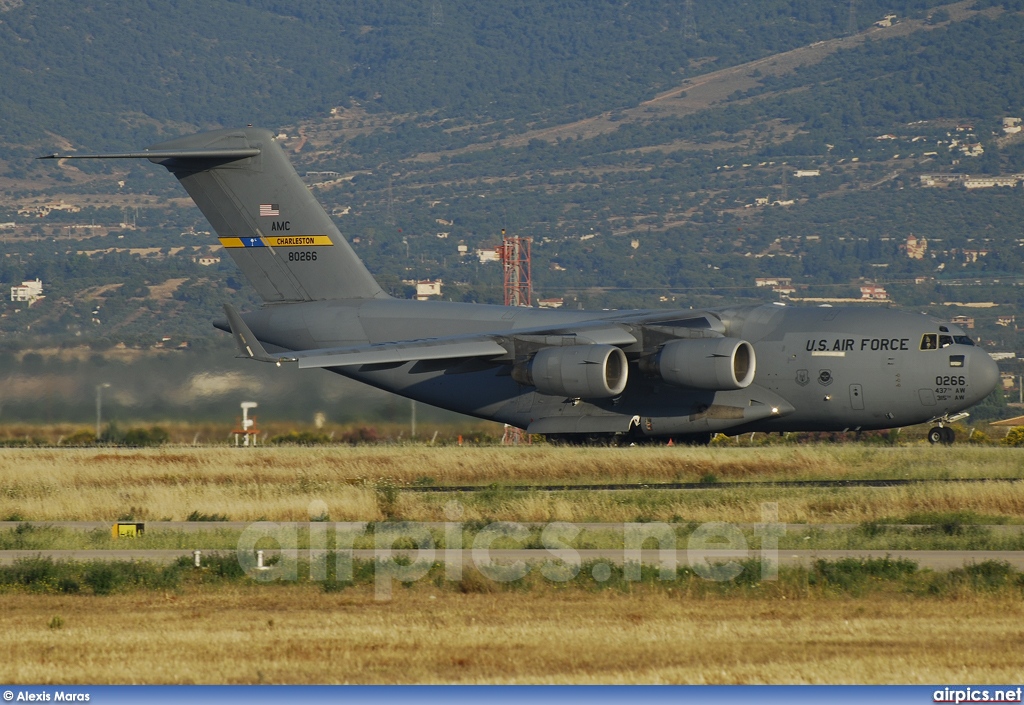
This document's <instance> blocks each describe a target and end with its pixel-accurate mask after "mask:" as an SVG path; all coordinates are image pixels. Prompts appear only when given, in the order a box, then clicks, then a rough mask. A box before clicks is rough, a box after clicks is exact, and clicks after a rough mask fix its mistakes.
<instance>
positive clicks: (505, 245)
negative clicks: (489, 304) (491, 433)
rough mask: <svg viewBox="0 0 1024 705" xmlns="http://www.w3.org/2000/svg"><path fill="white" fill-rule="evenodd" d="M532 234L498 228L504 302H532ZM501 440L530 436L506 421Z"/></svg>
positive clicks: (520, 441)
mask: <svg viewBox="0 0 1024 705" xmlns="http://www.w3.org/2000/svg"><path fill="white" fill-rule="evenodd" d="M532 243H533V238H529V237H509V236H508V234H506V233H505V228H502V229H501V245H500V246H499V247H498V255H499V256H500V257H501V268H502V270H503V271H504V273H505V305H506V306H532V305H533V280H532V278H531V277H532V271H533V260H532V259H531V255H530V245H531V244H532ZM501 442H502V444H503V445H507V446H517V445H520V444H523V443H529V442H530V436H529V434H527V433H526V432H525V431H524V430H523V429H521V428H516V427H515V426H510V425H509V424H505V433H504V435H503V436H502V439H501Z"/></svg>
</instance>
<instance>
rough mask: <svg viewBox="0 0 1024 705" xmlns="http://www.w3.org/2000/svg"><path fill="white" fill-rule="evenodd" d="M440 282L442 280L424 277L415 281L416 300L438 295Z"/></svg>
mask: <svg viewBox="0 0 1024 705" xmlns="http://www.w3.org/2000/svg"><path fill="white" fill-rule="evenodd" d="M441 284H443V282H442V281H441V280H440V279H437V280H434V281H431V280H430V279H424V280H422V281H418V282H416V300H417V301H426V300H427V299H428V298H429V297H431V296H440V295H441Z"/></svg>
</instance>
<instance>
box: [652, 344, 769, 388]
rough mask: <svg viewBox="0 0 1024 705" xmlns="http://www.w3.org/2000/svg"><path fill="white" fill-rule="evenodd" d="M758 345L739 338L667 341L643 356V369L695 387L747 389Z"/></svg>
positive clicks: (682, 384)
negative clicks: (651, 352) (659, 347)
mask: <svg viewBox="0 0 1024 705" xmlns="http://www.w3.org/2000/svg"><path fill="white" fill-rule="evenodd" d="M755 363H756V361H755V359H754V347H753V346H752V345H751V344H750V343H748V342H747V341H745V340H738V339H737V338H696V339H692V338H691V339H684V340H673V341H671V342H668V343H665V345H663V346H662V347H661V349H660V350H658V351H657V352H656V353H654V354H653V355H648V356H645V357H642V358H641V359H640V370H641V371H642V372H644V373H645V374H650V375H654V376H657V377H661V378H662V379H663V380H665V381H666V382H668V383H669V384H677V385H679V386H680V387H690V388H692V389H713V390H716V391H725V390H729V389H743V388H744V387H746V386H748V385H749V384H750V383H751V382H753V381H754V368H755V367H756V364H755Z"/></svg>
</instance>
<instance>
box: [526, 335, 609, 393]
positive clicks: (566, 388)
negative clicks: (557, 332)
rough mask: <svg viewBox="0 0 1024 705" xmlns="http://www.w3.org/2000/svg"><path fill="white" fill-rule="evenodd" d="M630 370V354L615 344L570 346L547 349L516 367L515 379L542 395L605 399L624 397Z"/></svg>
mask: <svg viewBox="0 0 1024 705" xmlns="http://www.w3.org/2000/svg"><path fill="white" fill-rule="evenodd" d="M628 376H629V367H628V365H627V363H626V354H625V353H624V352H622V350H620V349H619V348H617V347H615V346H614V345H570V346H566V347H552V348H544V349H543V350H541V351H540V352H538V353H537V354H536V355H534V356H533V358H532V359H531V360H530V361H529V362H526V363H523V364H520V365H515V366H514V367H513V368H512V378H513V379H514V380H515V381H516V382H519V383H520V384H526V385H531V386H534V387H536V388H537V391H538V392H541V393H542V394H552V395H558V396H567V397H578V398H580V399H603V398H607V397H615V396H618V395H619V394H622V391H623V390H624V389H625V388H626V380H627V378H628Z"/></svg>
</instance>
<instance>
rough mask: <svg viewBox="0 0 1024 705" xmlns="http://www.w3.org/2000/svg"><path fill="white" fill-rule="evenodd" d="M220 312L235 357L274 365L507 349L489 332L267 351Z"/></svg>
mask: <svg viewBox="0 0 1024 705" xmlns="http://www.w3.org/2000/svg"><path fill="white" fill-rule="evenodd" d="M224 312H225V313H226V314H227V316H228V325H229V326H230V328H231V334H232V335H233V336H234V337H235V342H236V343H237V344H238V350H239V352H240V355H239V357H247V358H250V359H253V360H259V361H260V362H274V363H277V364H278V365H280V364H281V363H282V362H298V363H299V367H300V368H313V367H345V366H349V365H380V364H387V363H400V362H415V361H419V360H445V359H456V358H465V357H498V356H501V355H507V354H508V350H506V349H505V348H504V347H503V346H501V345H500V344H498V342H497V341H495V340H494V338H493V337H492V336H489V335H459V336H451V337H446V338H427V339H424V340H403V341H399V342H395V343H378V344H371V345H356V346H350V347H342V348H318V349H315V350H299V351H294V352H282V353H268V352H267V351H266V349H265V348H264V347H263V345H262V344H261V343H260V341H259V340H257V339H256V336H255V335H253V333H252V331H251V330H249V327H248V326H247V325H246V324H245V321H243V320H242V317H241V316H240V315H239V314H238V312H237V311H235V309H234V308H233V307H232V306H231V305H230V304H224Z"/></svg>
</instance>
